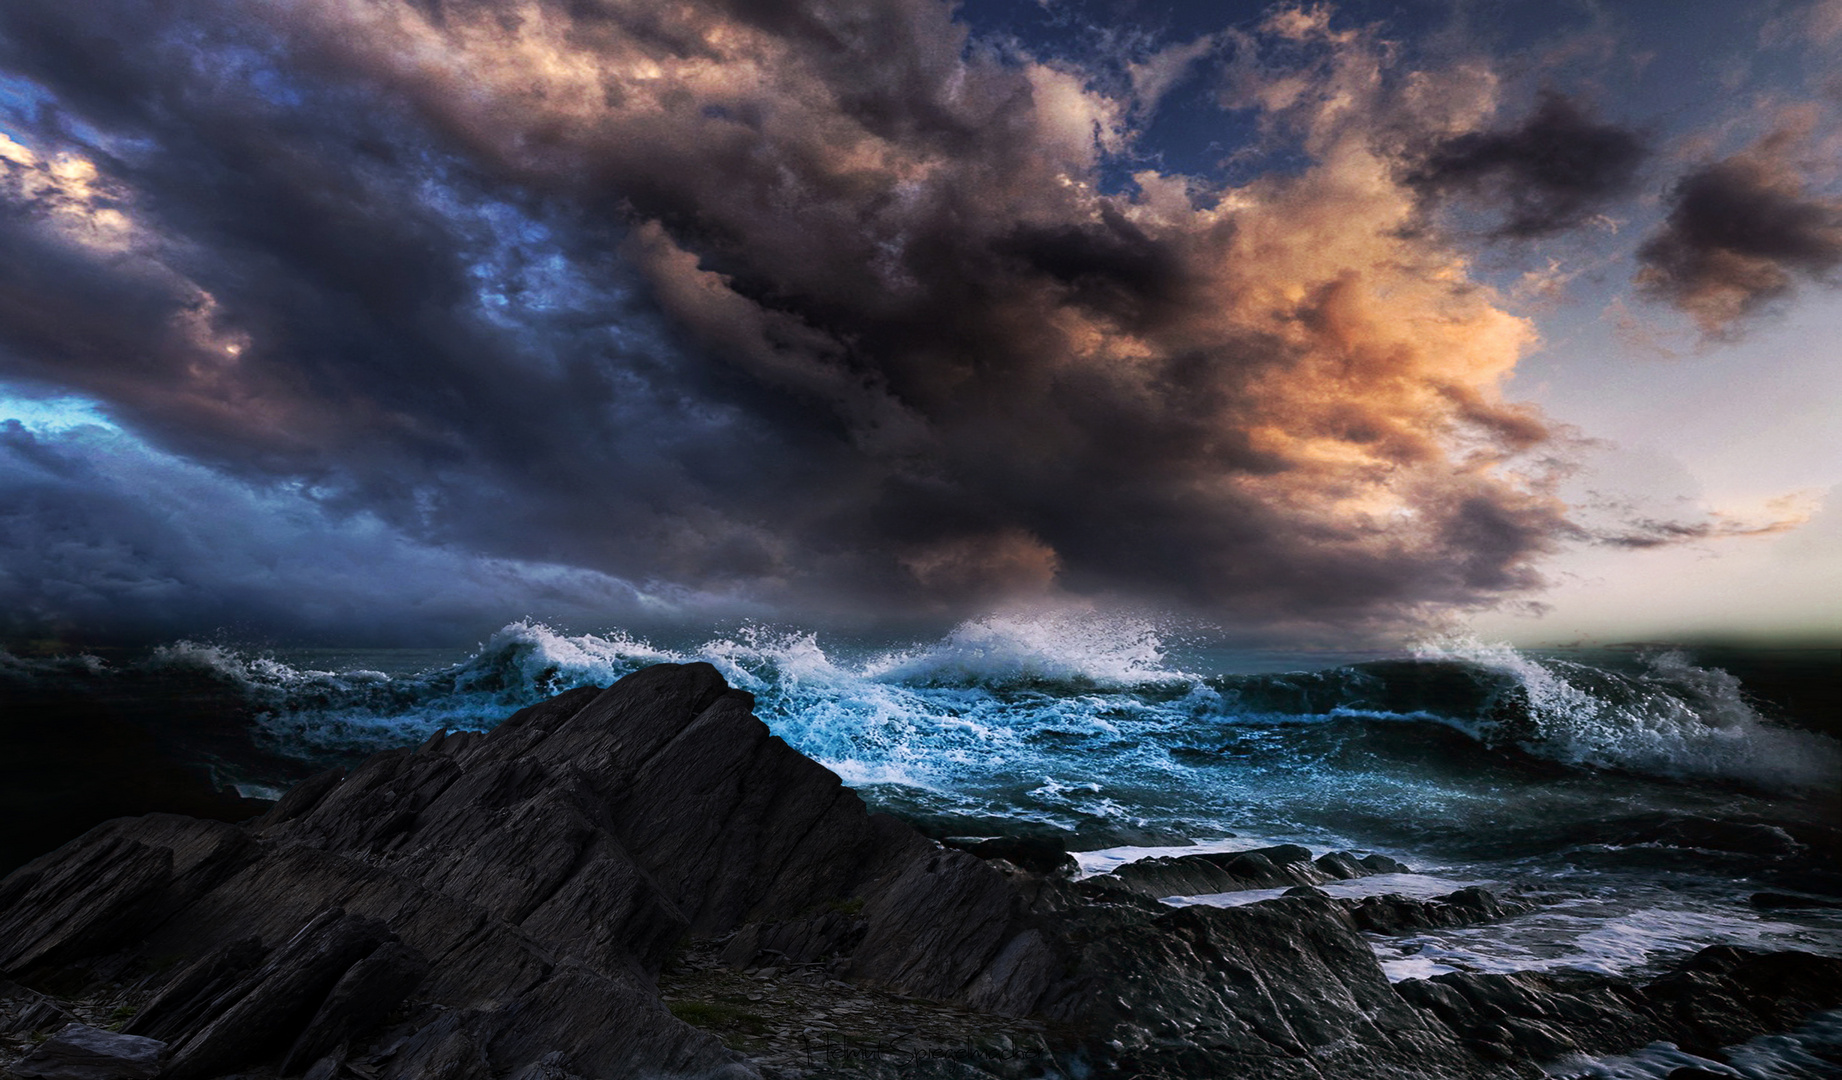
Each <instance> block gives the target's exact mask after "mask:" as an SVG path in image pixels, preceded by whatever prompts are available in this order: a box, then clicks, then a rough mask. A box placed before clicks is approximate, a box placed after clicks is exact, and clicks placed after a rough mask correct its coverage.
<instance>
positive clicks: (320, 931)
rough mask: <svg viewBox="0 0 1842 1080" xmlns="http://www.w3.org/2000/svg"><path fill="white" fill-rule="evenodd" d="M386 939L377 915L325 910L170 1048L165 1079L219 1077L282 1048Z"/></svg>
mask: <svg viewBox="0 0 1842 1080" xmlns="http://www.w3.org/2000/svg"><path fill="white" fill-rule="evenodd" d="M391 936H392V935H391V934H390V932H389V931H388V930H386V929H385V928H384V924H383V923H382V922H380V921H378V920H376V919H367V918H364V917H362V916H354V915H347V914H346V913H345V912H344V911H343V910H341V909H339V908H330V909H328V910H326V911H324V912H322V913H321V914H319V915H318V916H316V917H315V918H314V919H313V920H311V921H310V922H308V923H307V925H306V926H303V927H302V928H301V929H300V931H299V932H298V933H296V934H295V935H294V936H293V937H292V938H290V939H289V940H288V941H287V943H286V944H284V945H282V946H281V947H280V948H278V949H276V950H275V952H274V953H273V954H272V955H271V956H270V957H269V958H268V959H267V960H266V961H264V962H263V964H262V966H261V967H259V968H257V969H256V970H255V971H252V972H250V973H249V974H248V975H246V976H245V977H243V978H242V979H240V980H238V982H237V984H236V985H235V986H233V987H231V988H230V989H229V990H227V991H225V992H224V993H223V994H221V995H219V996H218V998H217V999H216V1000H214V1001H213V1002H212V1003H211V1004H210V1005H209V1006H208V1007H207V1008H206V1010H205V1012H206V1015H207V1016H208V1017H209V1019H207V1020H206V1022H205V1024H204V1026H203V1027H201V1028H199V1029H198V1030H197V1032H196V1033H195V1034H193V1035H191V1036H190V1037H189V1038H187V1039H186V1040H185V1041H184V1042H183V1043H180V1044H179V1045H178V1047H177V1048H176V1049H175V1050H174V1051H173V1060H172V1062H171V1063H170V1064H169V1065H168V1066H167V1076H168V1077H169V1078H170V1080H195V1078H202V1077H208V1076H216V1075H218V1074H221V1073H225V1072H228V1071H230V1070H231V1069H234V1068H237V1067H240V1066H243V1065H249V1064H253V1063H255V1062H257V1061H259V1060H262V1059H263V1058H265V1057H268V1056H270V1054H272V1053H273V1052H274V1051H275V1050H278V1049H281V1048H282V1047H285V1046H287V1045H288V1044H289V1043H290V1042H292V1041H293V1040H294V1038H295V1036H296V1035H297V1034H298V1033H299V1032H300V1030H301V1028H302V1026H303V1025H304V1024H305V1022H306V1021H307V1019H308V1018H309V1017H311V1016H312V1015H313V1013H314V1010H315V1009H316V1008H317V1007H318V1006H319V1005H320V1003H321V1001H322V1000H323V999H324V998H325V997H326V995H327V992H328V991H329V990H331V989H332V987H333V985H334V984H335V983H337V982H338V981H339V980H340V978H341V976H343V975H345V973H346V971H347V969H349V968H351V967H352V966H353V965H354V964H356V963H357V962H358V961H359V960H362V959H363V958H364V957H366V956H368V955H370V954H371V952H372V951H373V950H375V949H376V948H377V947H378V946H379V945H382V944H383V943H384V942H385V941H387V940H389V939H390V937H391Z"/></svg>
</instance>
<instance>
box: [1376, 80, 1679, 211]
mask: <svg viewBox="0 0 1842 1080" xmlns="http://www.w3.org/2000/svg"><path fill="white" fill-rule="evenodd" d="M1647 154H1648V151H1647V150H1646V148H1645V146H1644V140H1643V138H1642V137H1641V136H1639V135H1638V134H1637V133H1636V132H1634V131H1631V130H1629V129H1627V128H1623V127H1619V126H1618V125H1616V124H1608V123H1605V122H1603V121H1600V120H1597V119H1595V118H1594V117H1593V116H1592V115H1591V114H1590V113H1588V112H1587V111H1585V110H1584V109H1582V108H1581V107H1580V106H1579V105H1578V104H1576V103H1575V102H1574V101H1573V100H1572V99H1570V98H1567V97H1565V96H1563V95H1561V94H1555V93H1548V94H1544V95H1543V96H1542V98H1541V102H1540V104H1539V105H1537V106H1536V108H1535V110H1534V111H1533V112H1531V113H1529V115H1528V116H1527V117H1526V118H1524V119H1523V121H1522V122H1521V123H1520V124H1518V125H1517V126H1515V127H1513V128H1507V129H1501V130H1496V131H1472V132H1466V133H1465V134H1463V135H1457V136H1454V137H1452V138H1449V139H1446V140H1444V141H1442V142H1440V143H1439V144H1437V145H1436V146H1434V147H1433V148H1432V149H1431V150H1430V151H1428V152H1427V153H1426V155H1425V156H1424V158H1423V159H1422V160H1421V161H1419V162H1418V164H1417V165H1416V166H1415V167H1414V168H1413V170H1412V171H1411V172H1410V173H1409V174H1408V177H1407V182H1408V183H1409V184H1410V185H1411V186H1412V187H1414V188H1415V189H1416V190H1417V191H1419V192H1420V193H1421V194H1422V195H1423V196H1424V197H1425V198H1426V199H1427V200H1429V201H1438V200H1443V199H1449V198H1451V197H1453V196H1455V195H1463V196H1469V197H1472V198H1474V199H1477V200H1479V201H1480V202H1483V203H1485V204H1486V205H1487V206H1488V207H1489V208H1490V209H1491V210H1497V209H1501V212H1502V215H1503V219H1502V222H1501V224H1499V225H1497V226H1496V228H1495V229H1494V232H1495V234H1496V235H1498V236H1503V237H1517V238H1528V237H1535V236H1547V235H1550V234H1552V233H1557V232H1561V231H1563V230H1565V229H1571V228H1574V227H1576V226H1578V225H1580V224H1582V223H1583V222H1585V221H1586V220H1587V219H1588V218H1590V217H1591V216H1592V215H1593V214H1595V213H1598V212H1600V211H1602V210H1603V209H1604V208H1605V207H1606V206H1607V205H1609V204H1610V203H1611V202H1612V201H1613V200H1614V199H1616V198H1618V197H1619V196H1622V195H1625V194H1627V193H1629V192H1630V190H1631V189H1632V187H1633V185H1634V184H1635V183H1636V180H1637V170H1638V166H1639V165H1641V164H1642V163H1643V161H1644V158H1645V157H1646V156H1647Z"/></svg>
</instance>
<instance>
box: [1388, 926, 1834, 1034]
mask: <svg viewBox="0 0 1842 1080" xmlns="http://www.w3.org/2000/svg"><path fill="white" fill-rule="evenodd" d="M1398 989H1399V991H1400V993H1401V995H1402V996H1403V997H1404V998H1406V999H1407V1000H1409V1001H1411V1002H1413V1003H1414V1004H1416V1005H1419V1006H1421V1007H1422V1008H1425V1009H1427V1010H1429V1011H1430V1012H1432V1013H1433V1014H1434V1015H1436V1016H1438V1017H1439V1019H1440V1020H1441V1021H1442V1022H1444V1023H1445V1024H1446V1025H1447V1026H1448V1027H1450V1028H1451V1029H1452V1030H1453V1031H1455V1032H1457V1033H1458V1034H1459V1035H1460V1036H1461V1037H1463V1038H1465V1039H1467V1040H1469V1041H1471V1042H1473V1043H1474V1044H1478V1045H1481V1046H1485V1047H1490V1048H1493V1052H1494V1053H1495V1054H1496V1055H1498V1056H1505V1057H1509V1058H1520V1059H1534V1060H1543V1059H1551V1058H1555V1057H1559V1056H1561V1055H1563V1054H1569V1053H1586V1054H1600V1053H1606V1052H1609V1051H1614V1050H1622V1049H1627V1048H1630V1047H1633V1046H1640V1045H1643V1044H1645V1043H1648V1042H1654V1041H1658V1040H1663V1041H1668V1042H1673V1043H1676V1044H1678V1045H1680V1046H1681V1047H1682V1048H1683V1049H1685V1050H1689V1051H1691V1052H1712V1051H1714V1050H1716V1049H1718V1048H1720V1047H1722V1046H1727V1045H1731V1044H1733V1043H1737V1042H1742V1041H1744V1040H1746V1039H1748V1038H1750V1037H1752V1036H1753V1035H1756V1034H1758V1033H1759V1032H1761V1031H1774V1030H1783V1029H1785V1028H1788V1027H1791V1026H1794V1025H1795V1024H1797V1023H1798V1022H1800V1021H1802V1020H1803V1019H1805V1018H1807V1017H1809V1016H1810V1015H1811V1014H1812V1013H1815V1012H1817V1011H1819V1010H1821V1009H1826V1008H1834V1007H1835V1006H1836V1005H1837V1004H1842V959H1836V958H1834V957H1826V956H1813V955H1811V954H1809V953H1798V952H1778V953H1753V952H1747V951H1745V950H1741V949H1736V948H1732V947H1730V946H1715V947H1712V948H1708V949H1703V950H1702V951H1701V952H1699V953H1697V954H1696V955H1695V956H1694V957H1692V958H1691V959H1689V960H1688V961H1686V962H1685V963H1683V964H1681V965H1680V966H1678V967H1677V968H1676V969H1675V970H1673V971H1671V972H1670V973H1669V974H1667V975H1664V976H1662V977H1661V978H1658V979H1656V980H1654V981H1652V982H1650V983H1648V984H1647V985H1644V986H1638V985H1635V984H1633V983H1631V982H1629V981H1626V980H1623V979H1616V978H1611V977H1608V976H1603V975H1591V974H1587V973H1584V972H1554V973H1542V974H1534V973H1528V972H1524V973H1518V974H1513V975H1479V974H1470V973H1452V974H1446V975H1438V976H1435V977H1433V978H1431V979H1410V980H1408V981H1406V982H1403V983H1400V984H1399V986H1398Z"/></svg>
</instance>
